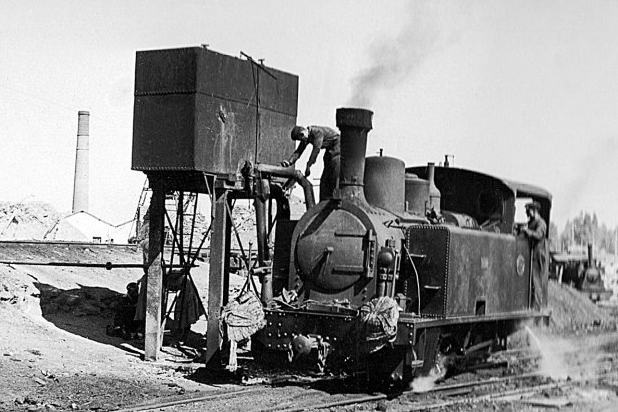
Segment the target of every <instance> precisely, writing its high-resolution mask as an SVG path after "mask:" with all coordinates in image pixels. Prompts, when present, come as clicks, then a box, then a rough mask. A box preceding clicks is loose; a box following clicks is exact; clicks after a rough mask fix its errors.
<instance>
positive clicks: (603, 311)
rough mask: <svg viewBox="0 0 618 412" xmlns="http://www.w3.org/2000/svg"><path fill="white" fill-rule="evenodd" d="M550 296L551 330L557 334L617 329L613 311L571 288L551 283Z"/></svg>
mask: <svg viewBox="0 0 618 412" xmlns="http://www.w3.org/2000/svg"><path fill="white" fill-rule="evenodd" d="M548 295H549V302H548V308H549V309H550V310H551V311H552V314H551V320H550V329H551V330H553V331H555V332H570V331H578V330H588V329H592V328H595V327H596V328H601V329H614V328H615V325H616V318H615V317H614V316H612V309H610V308H605V307H601V306H598V305H596V304H594V303H593V302H592V301H591V300H590V299H589V298H588V297H587V296H585V295H583V294H582V293H580V292H579V291H577V290H576V289H573V288H572V287H570V286H567V285H564V284H561V283H557V282H554V281H550V282H549V286H548Z"/></svg>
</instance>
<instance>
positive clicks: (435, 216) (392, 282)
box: [252, 108, 551, 380]
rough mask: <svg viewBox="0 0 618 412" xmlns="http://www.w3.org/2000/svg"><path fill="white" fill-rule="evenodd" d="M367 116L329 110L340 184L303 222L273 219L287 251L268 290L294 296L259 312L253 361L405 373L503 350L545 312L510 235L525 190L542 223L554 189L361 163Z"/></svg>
mask: <svg viewBox="0 0 618 412" xmlns="http://www.w3.org/2000/svg"><path fill="white" fill-rule="evenodd" d="M371 121H372V112H370V111H368V110H364V109H349V108H343V109H338V110H337V114H336V123H337V127H338V128H339V129H340V131H341V170H340V175H339V187H338V189H336V190H335V192H334V194H333V196H332V197H331V198H330V199H328V200H325V201H322V202H320V203H319V204H317V205H316V206H315V207H313V208H311V209H309V210H308V211H307V212H306V213H305V214H304V215H303V216H302V217H301V218H300V220H298V221H297V222H294V221H289V222H281V221H279V222H278V224H279V225H281V227H284V228H285V230H278V231H277V233H276V238H275V256H277V255H281V254H284V255H286V256H287V257H288V259H275V265H274V267H273V287H274V290H273V295H274V296H290V295H292V296H297V299H296V301H294V302H293V303H289V302H287V303H285V302H281V304H279V305H277V304H273V305H271V306H270V308H269V309H267V310H266V319H267V324H266V327H265V328H264V329H262V330H261V331H259V332H258V333H257V334H256V335H255V336H254V338H253V341H252V346H253V350H254V352H255V353H256V358H261V357H264V355H266V354H273V353H277V352H278V353H280V354H281V355H284V354H285V355H287V358H288V360H289V361H290V362H298V363H299V364H301V363H302V362H303V360H304V361H305V362H309V364H312V363H313V364H315V366H316V367H318V368H319V369H324V368H329V367H330V368H332V369H344V370H347V371H351V372H353V373H363V374H367V377H368V378H370V379H373V378H376V377H380V378H383V377H389V378H390V379H392V380H409V379H411V378H412V377H413V376H415V375H417V374H422V373H428V372H429V371H430V370H431V369H432V368H434V367H435V365H436V360H437V358H438V357H439V354H443V355H453V356H454V357H456V358H458V359H460V360H465V359H470V358H472V357H474V356H476V355H478V353H479V352H482V353H488V351H489V350H490V349H491V348H498V347H504V346H505V345H506V339H507V336H508V335H509V334H510V333H511V332H513V331H514V330H515V329H516V327H517V326H518V324H519V323H520V322H521V321H523V320H526V319H531V318H535V317H540V316H541V315H542V311H541V309H542V308H533V307H532V306H531V302H532V300H531V296H532V293H534V291H533V290H532V284H531V279H530V265H531V259H530V245H529V242H528V240H527V239H526V238H525V237H523V236H517V235H516V234H514V226H515V221H514V217H515V202H516V200H517V199H518V198H525V199H534V200H537V201H539V202H540V203H541V204H542V205H543V212H542V213H543V215H544V218H545V219H546V220H548V219H549V210H550V206H551V196H550V195H549V193H547V192H546V191H544V190H543V189H540V188H537V187H534V186H531V185H527V184H520V183H515V182H510V181H506V180H503V179H498V178H496V177H493V176H489V175H485V174H482V173H478V172H474V171H470V170H465V169H458V168H450V167H436V166H434V165H433V164H429V165H428V166H421V167H410V168H407V169H406V168H405V166H404V163H403V161H401V160H399V159H395V158H391V157H385V156H384V157H383V156H378V157H369V158H365V150H366V143H367V136H368V132H369V131H370V130H371V127H372V125H371ZM292 227H293V230H290V229H291V228H292ZM536 292H537V293H546V292H544V291H536ZM275 301H277V300H275ZM305 364H306V363H305Z"/></svg>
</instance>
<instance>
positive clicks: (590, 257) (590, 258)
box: [588, 243, 594, 268]
mask: <svg viewBox="0 0 618 412" xmlns="http://www.w3.org/2000/svg"><path fill="white" fill-rule="evenodd" d="M593 265H594V253H593V251H592V243H588V267H589V268H591V267H592V266H593Z"/></svg>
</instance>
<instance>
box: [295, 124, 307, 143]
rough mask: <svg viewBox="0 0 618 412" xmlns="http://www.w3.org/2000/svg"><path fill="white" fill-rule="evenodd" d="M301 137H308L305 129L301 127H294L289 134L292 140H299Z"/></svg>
mask: <svg viewBox="0 0 618 412" xmlns="http://www.w3.org/2000/svg"><path fill="white" fill-rule="evenodd" d="M302 135H308V130H307V128H306V127H303V126H294V128H293V129H292V133H291V136H292V140H295V139H299V138H300V136H302Z"/></svg>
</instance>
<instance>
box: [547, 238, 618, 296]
mask: <svg viewBox="0 0 618 412" xmlns="http://www.w3.org/2000/svg"><path fill="white" fill-rule="evenodd" d="M550 277H553V278H555V279H557V280H558V281H559V282H561V283H565V284H567V285H571V286H573V287H574V288H575V289H577V290H579V291H580V292H581V293H583V294H584V295H586V296H588V297H589V298H590V300H592V301H593V302H598V301H602V300H608V299H609V298H610V297H611V295H612V291H611V290H608V289H606V288H605V282H604V280H603V279H604V277H605V271H604V268H603V267H602V266H601V265H600V264H599V262H598V261H596V259H595V258H594V253H593V246H592V244H588V254H583V253H553V254H552V255H551V261H550Z"/></svg>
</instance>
